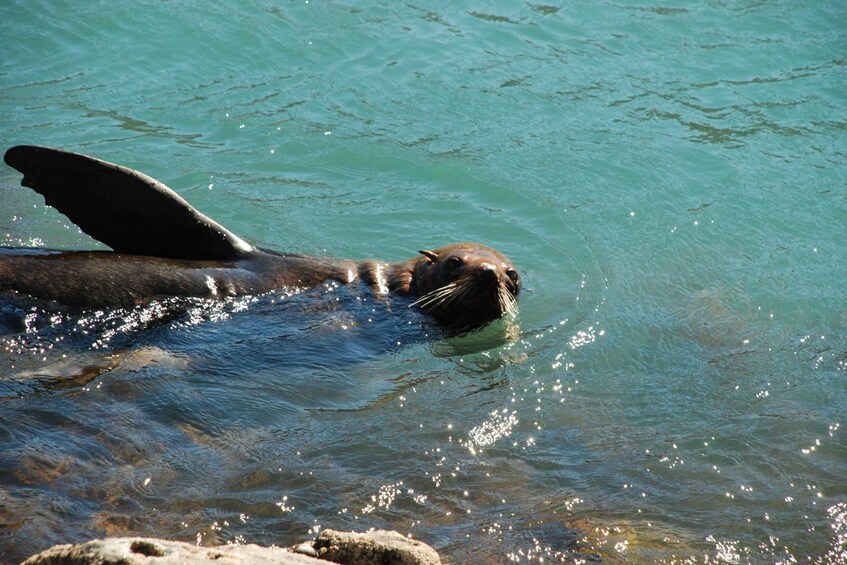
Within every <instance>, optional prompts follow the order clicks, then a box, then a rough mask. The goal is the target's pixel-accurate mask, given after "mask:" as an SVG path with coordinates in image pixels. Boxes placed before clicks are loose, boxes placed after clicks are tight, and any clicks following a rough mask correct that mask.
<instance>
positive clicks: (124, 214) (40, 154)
mask: <svg viewBox="0 0 847 565" xmlns="http://www.w3.org/2000/svg"><path fill="white" fill-rule="evenodd" d="M4 160H5V161H6V163H7V164H8V165H9V166H11V167H14V168H15V169H17V170H18V171H20V172H21V173H23V175H24V178H23V179H22V180H21V184H22V185H23V186H27V187H29V188H32V189H33V190H35V191H36V192H38V193H40V194H41V195H43V196H44V201H45V202H46V203H47V204H48V205H49V206H52V207H54V208H56V209H57V210H58V211H59V212H61V213H63V214H65V215H66V216H67V217H68V218H69V219H70V220H71V221H72V222H73V223H74V224H76V225H77V226H79V228H80V229H81V230H82V231H84V232H85V233H87V234H88V235H90V236H91V237H93V238H94V239H96V240H98V241H100V242H102V243H105V244H106V245H108V246H109V247H111V248H112V249H114V250H115V251H117V252H119V253H128V254H133V255H150V256H154V257H170V258H175V259H216V260H229V259H238V258H241V257H244V256H245V255H248V254H250V253H251V252H253V251H254V248H253V247H252V246H251V245H250V244H248V243H247V242H245V241H244V240H242V239H241V238H239V237H238V236H236V235H235V234H233V233H232V232H230V231H229V230H227V229H226V228H224V227H223V226H221V225H220V224H218V223H217V222H215V221H214V220H212V219H210V218H208V217H206V216H205V215H203V214H201V213H200V212H199V211H197V210H195V209H194V208H193V207H192V206H191V205H190V204H189V203H188V202H186V201H185V200H184V199H183V198H182V197H180V196H179V195H178V194H177V193H176V192H174V191H173V190H171V189H170V188H168V187H167V186H165V185H164V184H162V183H161V182H159V181H157V180H155V179H153V178H151V177H149V176H147V175H145V174H143V173H140V172H138V171H134V170H132V169H129V168H127V167H122V166H120V165H115V164H114V163H109V162H107V161H101V160H100V159H95V158H93V157H88V156H87V155H80V154H77V153H70V152H68V151H62V150H59V149H51V148H48V147H37V146H31V145H18V146H16V147H12V148H11V149H9V150H8V151H6V155H5V157H4Z"/></svg>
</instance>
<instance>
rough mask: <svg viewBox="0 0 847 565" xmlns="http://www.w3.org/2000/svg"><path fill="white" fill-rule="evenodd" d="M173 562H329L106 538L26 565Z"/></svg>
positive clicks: (271, 551) (281, 553)
mask: <svg viewBox="0 0 847 565" xmlns="http://www.w3.org/2000/svg"><path fill="white" fill-rule="evenodd" d="M171 563H173V564H176V563H191V564H195V563H196V564H202V563H215V564H217V565H228V564H236V563H237V564H247V563H256V564H259V563H271V564H277V565H316V564H317V565H326V561H320V560H318V559H315V558H313V557H307V556H305V555H298V554H296V553H291V552H289V551H285V550H283V549H277V548H270V547H261V546H258V545H252V544H250V545H221V546H217V547H198V546H196V545H192V544H190V543H184V542H179V541H166V540H160V539H152V538H107V539H104V540H94V541H89V542H86V543H81V544H76V545H56V546H54V547H51V548H50V549H47V550H45V551H42V552H41V553H39V554H38V555H34V556H32V557H30V558H29V559H27V560H26V561H24V564H25V565H141V564H145V565H160V564H162V565H165V564H171Z"/></svg>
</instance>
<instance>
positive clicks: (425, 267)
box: [410, 243, 521, 328]
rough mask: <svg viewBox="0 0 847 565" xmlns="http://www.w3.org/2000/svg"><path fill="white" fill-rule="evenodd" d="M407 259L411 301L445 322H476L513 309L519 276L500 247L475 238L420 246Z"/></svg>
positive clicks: (461, 324) (470, 324)
mask: <svg viewBox="0 0 847 565" xmlns="http://www.w3.org/2000/svg"><path fill="white" fill-rule="evenodd" d="M420 254H421V256H420V257H417V258H415V259H414V260H412V262H411V266H412V272H411V274H412V280H411V285H410V288H411V289H414V294H416V295H417V296H418V299H417V300H416V301H415V302H414V304H415V305H417V306H419V307H420V308H421V309H422V310H424V311H425V312H427V313H429V314H432V315H433V316H435V318H436V319H437V320H438V321H439V322H440V323H443V324H447V325H450V326H456V327H463V328H464V327H478V326H481V325H483V324H485V323H487V322H490V321H492V320H495V319H497V318H500V317H501V316H503V315H504V314H509V315H514V314H516V313H517V310H518V304H517V296H518V293H519V292H520V290H521V278H520V275H519V274H518V272H517V270H516V269H515V267H514V266H513V265H512V262H511V261H509V259H507V258H506V257H505V256H504V255H502V254H501V253H499V252H498V251H496V250H494V249H491V248H490V247H486V246H484V245H479V244H476V243H456V244H453V245H448V246H446V247H441V248H439V249H435V250H433V251H430V250H422V251H421V252H420Z"/></svg>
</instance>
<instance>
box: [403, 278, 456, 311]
mask: <svg viewBox="0 0 847 565" xmlns="http://www.w3.org/2000/svg"><path fill="white" fill-rule="evenodd" d="M456 286H457V285H456V283H450V284H447V285H444V286H442V287H439V288H436V289H435V290H432V291H430V292H428V293H426V294H424V295H423V296H421V297H420V298H418V299H417V300H415V301H414V302H413V303H412V304H411V306H420V307H421V308H424V309H429V308H431V307H433V306H437V305H439V304H440V303H442V302H443V301H444V300H445V298H446V297H448V296H449V295H451V294H452V293H453V292H455V290H456Z"/></svg>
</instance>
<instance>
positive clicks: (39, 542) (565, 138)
mask: <svg viewBox="0 0 847 565" xmlns="http://www.w3.org/2000/svg"><path fill="white" fill-rule="evenodd" d="M845 30H847V7H846V6H845V5H844V3H843V2H840V1H834V0H816V1H814V2H812V1H805V0H800V1H797V0H794V1H791V2H789V1H782V0H773V1H767V0H758V1H752V0H750V1H745V0H737V1H722V0H711V1H708V2H694V1H687V2H686V1H681V2H656V1H623V2H605V1H602V2H575V1H565V2H556V3H534V2H532V3H530V2H525V3H524V2H503V1H500V2H496V1H487V2H486V1H481V2H471V3H467V4H463V5H459V4H456V3H453V2H429V3H425V4H414V3H395V2H370V3H362V2H331V1H319V0H309V1H304V0H299V1H295V2H275V1H271V0H252V1H249V2H235V1H225V0H220V1H215V2H192V1H183V2H153V1H139V2H97V1H91V2H84V3H80V2H61V1H43V2H35V1H7V2H3V3H0V32H2V41H3V56H2V58H0V121H2V128H0V141H2V143H0V146H2V148H3V149H4V150H5V149H6V148H8V147H10V146H12V145H15V144H20V143H31V144H40V145H49V146H55V147H62V148H66V149H69V150H74V151H78V152H83V153H87V154H90V155H94V156H97V157H100V158H103V159H107V160H110V161H113V162H118V163H121V164H124V165H128V166H131V167H134V168H136V169H139V170H141V171H143V172H145V173H147V174H149V175H151V176H153V177H155V178H157V179H159V180H161V181H163V182H165V183H166V184H168V185H169V186H171V187H172V188H173V189H175V190H176V191H177V192H179V193H180V194H181V195H183V196H184V197H185V198H186V199H188V200H189V201H190V202H191V203H192V204H194V205H195V206H196V207H197V208H199V209H200V210H201V211H203V212H204V213H206V214H207V215H209V216H211V217H213V218H214V219H216V220H217V221H219V222H220V223H222V224H223V225H225V226H227V227H228V228H230V229H231V230H232V231H234V232H236V233H237V234H239V235H241V236H242V237H244V238H246V239H248V240H250V241H252V242H253V243H256V244H258V245H262V246H266V247H272V248H275V249H280V250H290V251H298V252H304V253H312V254H317V255H327V256H335V257H345V258H352V259H360V258H366V257H375V258H379V259H383V260H400V259H404V258H407V257H410V256H412V255H414V254H415V253H417V251H418V250H419V249H422V248H427V247H435V246H438V245H441V244H445V243H448V242H451V241H463V240H470V241H479V242H482V243H485V244H488V245H491V246H493V247H496V248H498V249H500V250H501V251H503V252H504V253H505V254H507V255H508V256H510V257H511V258H512V259H513V261H514V262H515V263H516V265H518V267H519V269H520V270H521V272H522V274H523V276H524V281H525V291H524V293H523V294H522V296H521V297H520V310H521V312H520V316H519V318H518V319H516V320H507V321H503V322H498V323H496V324H493V325H492V326H491V327H489V328H486V329H485V330H484V331H482V332H479V333H477V334H473V335H467V336H460V337H452V338H451V337H446V336H444V335H441V334H440V333H439V332H438V331H437V329H436V328H433V327H431V325H429V324H428V323H427V321H426V320H425V319H424V318H422V317H421V316H419V315H417V314H415V313H414V312H412V311H410V310H409V309H408V308H406V307H405V305H404V304H401V303H396V302H394V303H380V302H375V301H373V300H367V299H366V300H364V301H363V300H362V297H361V296H360V295H357V293H356V292H355V291H353V290H351V289H345V288H336V287H327V288H321V289H316V290H314V291H311V292H307V293H302V294H297V295H289V294H285V293H277V294H272V295H269V296H264V297H253V298H242V299H239V300H233V301H230V302H227V303H222V304H204V303H192V304H188V305H185V304H183V305H177V306H175V305H168V304H164V305H154V306H151V307H148V308H145V309H140V310H137V311H132V312H123V311H111V312H110V311H106V312H103V311H101V312H87V313H83V314H73V313H65V312H61V311H45V310H43V309H42V308H41V305H38V304H33V303H25V304H24V305H21V304H20V303H18V302H16V301H14V302H13V301H11V300H10V299H7V302H6V303H5V304H0V306H2V307H3V308H5V309H6V310H5V311H11V309H14V308H19V309H20V308H27V309H30V310H29V311H30V316H29V317H28V318H27V325H26V330H25V331H23V332H12V331H11V328H9V329H8V330H7V331H6V332H5V333H4V334H3V335H0V555H2V556H3V557H4V558H5V559H6V560H8V561H18V560H20V559H22V558H24V557H26V556H27V555H29V554H31V553H33V552H36V551H38V550H41V549H44V548H46V547H49V546H51V545H54V544H58V543H69V542H78V541H82V540H86V539H90V538H93V537H102V536H107V535H156V536H160V537H167V538H173V539H180V540H185V541H190V542H196V543H199V544H204V545H213V544H220V543H259V544H264V545H270V544H276V545H279V546H284V545H290V544H293V543H295V542H298V541H302V540H304V539H308V538H311V537H313V536H314V535H315V533H316V532H318V531H319V530H320V529H322V528H335V529H352V530H358V531H364V530H367V529H369V528H388V529H395V530H398V531H400V532H403V533H405V534H408V535H410V536H412V537H414V538H417V539H421V540H423V541H425V542H427V543H429V544H431V545H432V546H434V547H435V548H436V549H437V550H438V551H439V552H440V553H441V554H442V556H443V557H444V558H445V559H446V560H448V561H449V562H451V563H497V562H519V563H527V562H542V561H543V562H544V563H550V562H557V561H564V562H579V561H580V560H584V561H585V562H607V563H652V562H664V563H716V562H717V563H770V562H773V563H776V562H782V563H790V562H800V563H806V562H811V563H839V562H845V561H847V430H845V427H846V426H847V421H845V414H847V336H846V335H845V330H847V285H845V283H844V281H845V279H847V251H845V236H847V167H845V160H846V158H847V74H845V65H847V58H845V54H846V53H847V31H845ZM19 182H20V175H19V174H18V173H17V172H16V171H14V170H12V169H11V168H9V167H6V166H5V165H4V166H2V167H0V244H2V245H3V246H16V247H44V248H70V249H88V248H92V247H96V246H97V245H98V244H97V243H96V242H93V241H91V240H90V239H88V238H87V236H85V235H84V234H81V233H80V232H79V230H77V229H76V228H75V227H74V226H73V225H71V224H70V223H69V222H68V221H67V220H66V219H65V218H63V217H62V216H61V215H60V214H58V213H57V212H55V211H54V210H51V209H48V208H46V207H45V206H44V204H43V200H42V199H41V198H40V197H39V196H38V195H37V194H34V193H31V191H29V190H28V189H25V188H22V187H20V186H19ZM151 229H155V228H154V227H151ZM140 237H143V234H140Z"/></svg>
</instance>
